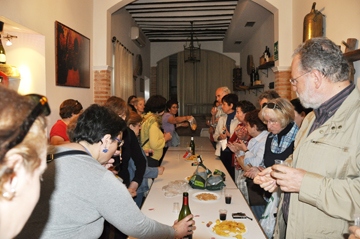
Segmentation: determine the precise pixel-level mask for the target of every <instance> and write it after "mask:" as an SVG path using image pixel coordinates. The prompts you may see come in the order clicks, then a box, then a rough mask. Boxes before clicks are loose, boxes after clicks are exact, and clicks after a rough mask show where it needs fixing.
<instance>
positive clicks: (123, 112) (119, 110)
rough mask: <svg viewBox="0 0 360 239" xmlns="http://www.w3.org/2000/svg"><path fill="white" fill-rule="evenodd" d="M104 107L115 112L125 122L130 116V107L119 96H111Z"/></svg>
mask: <svg viewBox="0 0 360 239" xmlns="http://www.w3.org/2000/svg"><path fill="white" fill-rule="evenodd" d="M104 106H105V107H106V108H108V109H110V110H112V111H114V112H115V113H116V114H117V115H118V116H120V117H121V118H122V119H123V120H125V119H126V118H127V117H128V115H129V107H128V106H127V104H126V102H125V101H124V100H123V99H121V98H119V97H117V96H110V97H109V98H108V99H107V101H106V102H105V104H104Z"/></svg>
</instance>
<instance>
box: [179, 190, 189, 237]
mask: <svg viewBox="0 0 360 239" xmlns="http://www.w3.org/2000/svg"><path fill="white" fill-rule="evenodd" d="M189 214H191V211H190V207H189V193H187V192H184V193H183V204H182V207H181V210H180V213H179V218H178V220H179V221H181V220H182V219H183V218H184V217H186V216H187V215H189ZM182 239H192V235H187V236H185V237H183V238H182Z"/></svg>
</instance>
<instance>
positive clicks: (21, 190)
mask: <svg viewBox="0 0 360 239" xmlns="http://www.w3.org/2000/svg"><path fill="white" fill-rule="evenodd" d="M0 94H1V101H0V222H1V223H0V238H14V237H15V236H16V235H17V234H18V233H19V232H20V231H21V229H22V228H23V226H24V225H25V223H26V221H27V220H28V218H29V217H30V214H31V212H32V211H33V209H34V207H35V205H36V203H37V201H38V200H39V195H40V178H41V175H42V173H43V172H44V170H45V168H46V148H47V137H46V120H45V117H44V116H45V115H49V114H50V109H49V106H48V103H47V98H46V97H45V96H41V95H35V94H31V95H27V96H21V95H19V94H18V93H16V92H15V91H12V90H9V89H6V88H4V87H1V86H0Z"/></svg>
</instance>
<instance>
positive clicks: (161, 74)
mask: <svg viewBox="0 0 360 239" xmlns="http://www.w3.org/2000/svg"><path fill="white" fill-rule="evenodd" d="M169 64H170V60H169V57H165V58H164V59H162V60H160V61H159V62H158V63H157V65H158V67H157V68H156V71H157V72H156V76H157V78H158V80H157V81H156V93H157V94H159V95H162V96H164V97H165V98H166V99H169V95H170V94H169V90H170V89H169V87H170V83H169V81H170V72H169V68H170V66H169Z"/></svg>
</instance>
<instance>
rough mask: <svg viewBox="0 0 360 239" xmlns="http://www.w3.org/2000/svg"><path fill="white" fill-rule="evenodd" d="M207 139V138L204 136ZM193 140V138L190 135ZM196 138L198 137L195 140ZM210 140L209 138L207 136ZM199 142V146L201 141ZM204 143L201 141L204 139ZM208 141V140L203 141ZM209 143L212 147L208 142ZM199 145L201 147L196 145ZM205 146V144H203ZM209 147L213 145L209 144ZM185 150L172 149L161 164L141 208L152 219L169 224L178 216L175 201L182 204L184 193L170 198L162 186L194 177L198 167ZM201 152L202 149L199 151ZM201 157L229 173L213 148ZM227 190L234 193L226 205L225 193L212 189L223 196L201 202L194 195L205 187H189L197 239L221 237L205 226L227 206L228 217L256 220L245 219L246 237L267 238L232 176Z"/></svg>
mask: <svg viewBox="0 0 360 239" xmlns="http://www.w3.org/2000/svg"><path fill="white" fill-rule="evenodd" d="M199 138H200V137H199ZM205 139H206V138H205ZM189 140H190V138H189ZM196 140H197V139H196ZM207 140H208V139H207ZM197 141H198V143H197V144H198V145H200V141H199V140H197ZM201 142H202V141H201ZM202 143H205V144H206V142H205V141H204V142H202ZM208 145H209V146H211V144H210V142H209V141H208ZM197 147H198V146H197ZM204 148H205V147H204ZM206 148H210V147H208V146H206ZM184 152H185V149H184V150H169V151H168V152H167V154H166V156H165V159H164V161H163V164H162V166H164V167H165V171H164V174H163V175H161V176H159V177H158V178H157V179H155V181H154V183H153V185H152V187H151V189H150V192H149V194H148V196H147V198H146V200H145V202H144V205H143V207H142V209H141V211H142V212H143V213H144V214H145V215H147V216H148V217H150V218H153V219H155V220H157V221H159V222H161V223H164V224H167V225H173V222H174V221H175V220H176V219H177V217H178V214H177V213H173V212H172V208H173V204H174V202H178V203H179V204H180V208H181V205H182V194H179V195H177V196H175V197H171V198H167V197H165V195H164V191H163V190H162V188H163V186H165V185H168V183H169V182H171V181H174V180H183V179H185V178H186V177H188V176H191V175H192V174H193V172H194V171H195V169H196V167H194V166H191V162H188V161H185V160H184V159H183V158H182V156H183V154H184ZM198 152H199V151H198ZM201 156H202V158H203V160H204V164H205V166H206V167H207V168H209V169H210V170H211V171H212V172H213V171H214V170H215V169H219V170H221V171H223V172H225V173H226V174H227V171H226V169H225V167H224V166H223V164H222V163H221V161H220V160H217V159H215V156H214V150H212V151H210V150H202V151H201ZM225 184H226V189H225V190H226V193H231V194H232V202H231V204H225V198H224V195H223V192H221V191H213V192H214V193H217V194H218V195H219V196H220V199H219V200H216V201H212V202H202V201H199V200H197V199H196V198H195V196H194V194H195V193H198V192H207V191H204V190H196V189H190V190H189V206H190V210H191V212H192V214H193V215H195V218H194V219H195V221H196V226H197V229H196V231H194V236H193V238H194V239H210V238H212V237H214V238H222V237H220V236H217V235H216V234H215V233H214V232H212V230H211V229H210V228H209V227H207V226H206V224H207V223H208V222H209V221H211V222H215V221H216V219H218V218H219V209H222V208H224V209H227V211H228V213H227V219H228V220H229V219H232V217H231V214H232V213H235V212H244V213H246V215H248V216H249V217H251V218H253V220H252V221H251V220H249V219H243V220H240V221H241V222H243V223H244V224H245V226H246V228H247V232H246V233H245V234H244V238H247V239H261V238H266V237H265V235H264V233H263V231H262V229H261V227H260V225H259V224H258V222H257V220H256V219H255V216H254V215H253V213H252V211H251V209H250V207H249V206H248V204H247V202H246V201H245V199H244V197H243V196H242V194H241V193H240V191H239V189H237V187H236V185H235V183H234V182H233V181H232V179H231V177H229V176H228V175H227V177H226V181H225Z"/></svg>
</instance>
